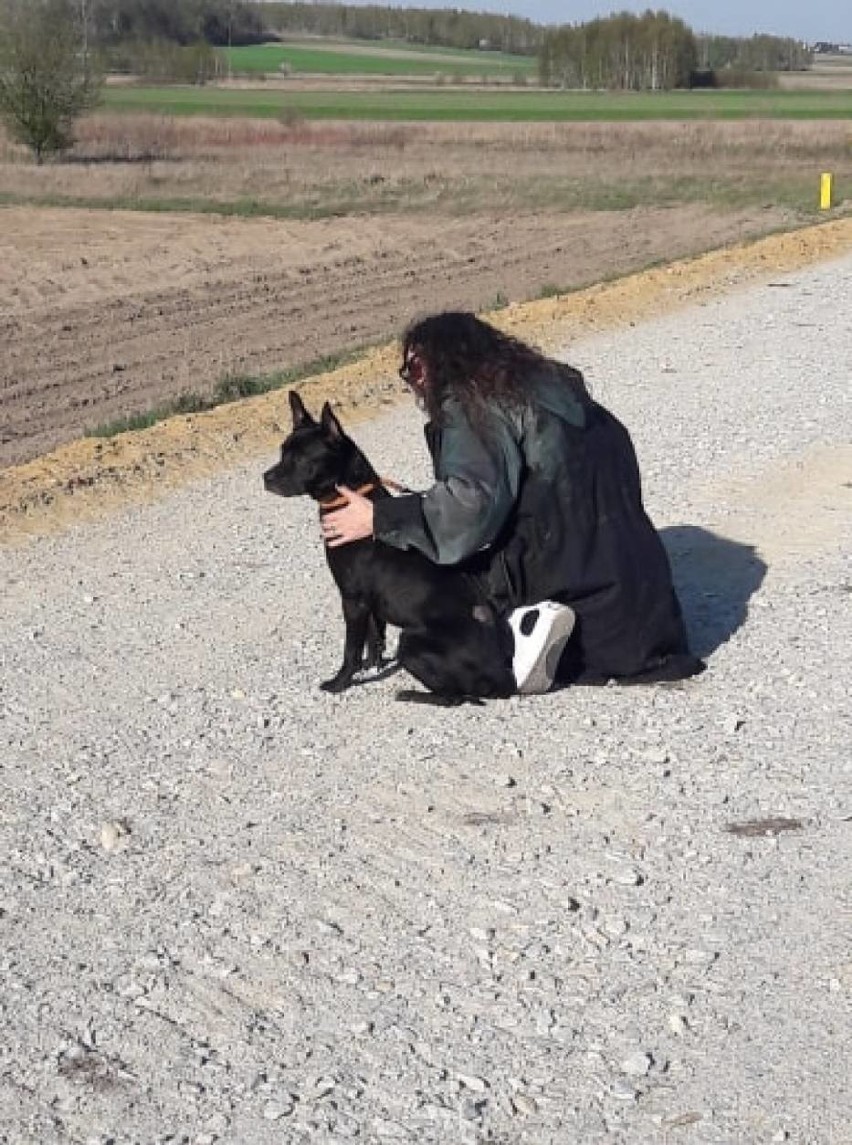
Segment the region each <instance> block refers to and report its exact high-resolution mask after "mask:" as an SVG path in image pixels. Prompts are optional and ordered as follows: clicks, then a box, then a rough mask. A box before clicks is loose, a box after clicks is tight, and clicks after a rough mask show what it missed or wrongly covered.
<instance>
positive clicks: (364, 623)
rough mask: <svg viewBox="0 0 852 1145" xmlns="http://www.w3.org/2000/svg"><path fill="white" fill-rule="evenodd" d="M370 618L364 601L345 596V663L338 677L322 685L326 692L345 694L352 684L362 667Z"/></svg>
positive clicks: (333, 677)
mask: <svg viewBox="0 0 852 1145" xmlns="http://www.w3.org/2000/svg"><path fill="white" fill-rule="evenodd" d="M370 616H371V613H370V609H369V608H368V607H367V605H366V604H364V602H363V601H361V600H353V599H352V597H346V596H344V598H343V619H344V620H345V622H346V641H345V643H344V645H343V663H342V665H341V666H340V671H339V672H338V673H337V675H336V676H332V678H331V679H330V680H324V681H323V682H322V684H320V687H321V688H322V690H323V691H324V692H343V691H345V690H346V689H347V688H348V687H349V685H350V684H351V683H352V679H353V677H354V676H355V673H356V672H357V671H358V670H359V668H360V667H361V654H362V652H363V650H364V644H365V642H366V640H367V630H368V628H369V625H370Z"/></svg>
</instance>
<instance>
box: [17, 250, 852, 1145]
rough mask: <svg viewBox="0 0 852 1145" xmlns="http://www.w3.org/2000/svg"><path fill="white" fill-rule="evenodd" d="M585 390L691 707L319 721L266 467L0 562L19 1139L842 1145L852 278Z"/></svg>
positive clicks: (652, 704)
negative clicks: (650, 571) (676, 610)
mask: <svg viewBox="0 0 852 1145" xmlns="http://www.w3.org/2000/svg"><path fill="white" fill-rule="evenodd" d="M565 356H566V357H567V358H568V359H569V360H571V361H572V362H574V363H575V364H577V365H579V366H581V367H582V368H583V369H584V370H585V371H586V372H587V376H588V379H589V382H590V384H591V386H592V388H593V390H594V391H595V393H596V394H597V395H598V396H599V397H600V398H601V400H603V401H605V402H606V403H607V404H608V405H610V407H611V408H612V409H613V410H614V411H615V412H617V413H618V414H619V415H620V416H621V417H622V418H623V419H624V420H625V421H626V422H627V424H628V425H629V426H630V428H631V430H632V432H633V434H634V438H635V441H636V445H637V449H638V451H639V455H640V460H641V463H642V468H643V472H644V474H645V480H646V497H647V502H648V506H649V509H650V511H651V513H652V516H653V517H654V519H655V521H656V523H657V525H658V526H659V527H660V528H661V531H662V533H663V536H664V538H665V541H666V544H667V546H668V547H669V550H670V552H671V554H672V561H673V564H674V567H675V574H676V580H677V583H678V586H679V589H680V591H681V595H682V600H683V603H684V608H685V611H686V614H687V618H688V623H689V627H690V631H691V634H692V638H693V643H694V646H695V648H696V650H697V651H699V652H700V653H701V654H703V655H705V656H706V657H707V659H708V663H709V669H708V671H707V672H706V673H705V674H704V675H703V676H702V677H700V678H699V679H697V680H695V681H689V682H687V683H685V684H683V685H679V686H675V687H657V688H649V689H641V690H640V689H618V688H604V689H588V690H579V689H578V690H573V691H564V692H561V693H559V694H556V695H551V696H542V697H531V698H524V699H513V700H511V701H508V702H503V703H492V704H488V705H486V706H482V707H466V708H462V709H459V710H450V711H447V710H443V709H436V708H431V707H423V706H419V705H403V704H399V703H397V702H396V701H395V700H394V695H395V692H396V690H397V689H398V688H399V687H400V686H403V685H406V684H407V683H408V681H405V680H403V679H402V678H401V677H400V676H399V675H396V676H393V675H391V676H389V677H387V678H385V679H383V680H378V681H373V682H371V683H369V684H367V685H365V686H363V687H358V688H355V689H353V690H352V691H351V692H350V693H348V694H346V695H345V696H343V697H330V696H327V695H324V694H323V693H321V692H320V691H318V689H317V686H316V685H317V681H318V680H319V679H322V678H324V677H326V676H328V675H329V674H330V673H331V672H332V671H333V670H334V669H335V668H336V667H337V664H338V658H339V655H340V649H341V636H342V624H341V619H340V615H339V606H338V603H337V600H336V594H335V592H334V590H333V587H332V584H331V580H330V577H329V575H328V573H327V571H326V569H325V566H324V560H323V556H322V552H321V547H320V544H319V540H318V536H317V530H316V523H315V515H314V512H313V510H312V508H311V506H310V505H309V504H307V503H302V502H300V501H296V502H283V501H281V500H279V499H277V498H273V497H270V496H268V495H265V494H264V493H263V492H262V490H261V482H260V474H261V471H262V469H263V468H264V467H265V465H266V464H268V463H269V461H270V458H260V459H258V458H254V459H252V460H251V462H250V464H249V463H247V464H246V465H245V466H244V467H243V468H241V469H240V470H238V471H233V472H230V473H226V474H223V475H221V476H219V477H217V478H215V479H212V480H205V481H204V482H200V483H198V484H196V485H193V486H191V487H188V488H184V489H183V490H182V491H180V492H179V493H175V494H173V495H171V496H170V497H169V498H167V499H164V500H161V501H159V502H158V503H156V504H153V505H150V506H145V507H134V508H131V509H127V510H125V511H122V512H121V513H120V514H119V515H116V516H113V517H111V518H109V519H108V520H105V521H102V522H100V523H98V524H89V525H86V526H80V527H79V528H77V529H75V530H72V531H70V532H68V533H65V534H63V535H61V536H58V537H53V538H44V539H40V540H36V541H33V542H32V543H30V544H28V545H27V546H26V547H24V548H19V549H11V548H9V549H6V550H4V551H2V552H0V566H2V568H0V577H2V584H3V586H4V597H5V603H4V610H3V611H4V615H3V635H2V657H3V676H2V688H3V694H2V717H3V719H2V733H0V743H2V749H3V751H2V784H3V788H2V803H0V844H2V854H3V859H4V861H3V864H2V869H0V927H2V945H0V960H2V973H1V974H0V991H2V993H0V1005H2V1015H3V1037H2V1039H0V1140H2V1141H3V1142H9V1143H10V1145H54V1143H56V1145H59V1143H63V1145H64V1143H66V1142H75V1143H86V1145H108V1143H110V1142H112V1143H114V1145H155V1143H158V1145H159V1143H162V1145H165V1143H166V1142H170V1143H178V1142H182V1143H191V1145H211V1143H214V1142H216V1143H223V1145H224V1143H228V1145H282V1143H291V1142H292V1143H302V1142H310V1143H315V1142H316V1143H319V1142H322V1143H326V1142H329V1143H331V1142H334V1143H337V1142H343V1141H348V1140H360V1141H365V1142H376V1143H383V1142H417V1143H430V1142H436V1143H441V1145H467V1143H474V1142H489V1141H490V1142H497V1143H501V1145H527V1143H528V1145H546V1143H549V1142H553V1143H558V1145H572V1143H580V1145H585V1143H588V1142H629V1143H631V1145H634V1143H635V1145H645V1143H660V1145H667V1143H671V1145H675V1143H679V1142H688V1143H695V1142H701V1143H703V1142H707V1143H709V1142H724V1143H734V1142H736V1143H746V1145H751V1143H757V1142H781V1141H790V1142H799V1143H801V1145H825V1143H838V1145H840V1143H848V1142H850V1141H852V1129H850V1126H852V1095H850V1088H849V1077H850V1075H852V1052H850V1029H852V1023H850V1017H852V1015H850V990H852V960H850V959H851V958H852V956H850V950H852V925H850V905H852V903H850V870H852V863H850V847H849V841H850V834H852V800H850V794H849V791H850V786H849V784H850V742H852V735H850V700H849V666H850V651H849V650H850V647H852V617H850V607H849V605H850V599H852V597H850V589H852V571H850V567H849V553H850V549H852V546H850V539H852V538H850V520H852V513H850V500H852V450H850V444H849V443H850V439H852V434H850V429H852V424H851V423H852V418H850V405H849V403H850V374H852V369H850V366H852V259H850V258H846V259H844V260H841V261H837V262H833V263H829V264H825V265H823V266H821V267H819V268H817V269H814V270H810V271H808V272H804V273H797V274H795V275H791V276H785V277H784V278H783V279H779V280H776V281H774V282H772V283H767V284H765V285H762V286H760V287H757V288H750V289H749V290H747V291H744V292H740V293H736V294H730V295H728V296H726V297H725V298H723V299H721V300H716V301H711V302H709V303H707V304H705V305H703V306H697V307H695V308H693V309H691V310H689V311H685V312H681V313H679V314H676V315H673V316H669V317H667V318H665V319H661V320H658V321H655V322H653V323H648V324H644V325H642V326H640V327H636V328H635V329H632V330H625V331H622V332H616V333H609V334H607V335H602V336H598V337H596V338H594V339H590V340H587V341H583V342H581V343H577V344H575V345H574V346H572V347H566V348H565ZM419 433H420V427H419V415H417V414H416V412H415V411H413V410H409V409H404V410H396V411H394V412H391V413H390V414H387V415H384V416H383V417H382V418H380V419H376V420H375V421H372V422H370V423H366V424H363V425H361V426H359V427H357V430H356V436H357V438H358V439H359V441H361V442H362V444H364V445H365V446H366V448H367V450H368V452H369V453H370V455H371V457H372V458H373V459H374V460H375V461H376V463H377V465H378V467H379V468H380V469H381V470H382V471H383V472H387V473H388V474H390V475H393V476H395V477H397V478H399V479H401V480H406V481H410V482H424V481H425V480H426V476H427V475H426V472H425V469H424V467H423V464H422V461H423V456H422V455H423V453H424V450H423V448H422V447H421V444H420V440H419ZM755 821H764V825H763V826H760V827H754V826H749V825H750V824H754V822H755ZM765 821H772V822H771V823H770V824H769V825H768V826H767V824H766V822H765ZM732 827H733V828H736V829H735V830H733V831H732V830H731V828H732Z"/></svg>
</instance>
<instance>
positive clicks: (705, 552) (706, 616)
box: [660, 525, 767, 659]
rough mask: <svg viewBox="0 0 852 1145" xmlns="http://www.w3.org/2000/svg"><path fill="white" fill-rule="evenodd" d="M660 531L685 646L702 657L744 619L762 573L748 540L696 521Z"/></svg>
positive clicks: (731, 632) (762, 565)
mask: <svg viewBox="0 0 852 1145" xmlns="http://www.w3.org/2000/svg"><path fill="white" fill-rule="evenodd" d="M660 536H661V538H662V541H663V544H664V545H665V547H666V551H667V552H668V554H669V560H670V561H671V566H672V575H673V577H674V583H675V588H676V589H677V594H678V597H679V598H680V603H681V606H682V608H683V615H684V620H685V621H686V627H687V631H688V633H689V641H690V648H691V649H692V651H693V652H694V653H695V655H696V656H700V657H701V658H702V659H704V658H705V657H707V656H710V655H711V654H712V653H713V652H715V651H716V649H717V648H718V647H719V646H720V645H722V644H724V643H725V642H726V641H727V640H730V638H731V636H733V634H734V633H735V632H736V631H737V629H738V628H740V627H741V626H742V625H743V624H744V623H745V621H746V618H747V616H748V602H749V600H750V598H751V597H752V595H753V594H754V593H755V592H757V590H758V589H759V588H760V585H761V583H762V582H763V578H764V577H765V576H766V571H767V566H766V563H765V562H764V561H763V560H762V559H761V558H760V557H759V556H758V554H757V550H756V549H755V548H754V546H753V545H748V544H743V543H742V542H740V541H732V540H730V539H729V538H727V537H721V536H719V535H718V534H716V533H711V532H710V531H709V530H707V529H702V528H701V527H700V526H698V525H672V526H670V527H669V528H665V529H661V530H660Z"/></svg>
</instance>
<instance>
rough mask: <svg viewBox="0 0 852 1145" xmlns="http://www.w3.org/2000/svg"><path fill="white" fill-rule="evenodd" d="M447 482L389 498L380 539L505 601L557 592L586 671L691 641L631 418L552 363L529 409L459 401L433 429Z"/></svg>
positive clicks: (646, 662)
mask: <svg viewBox="0 0 852 1145" xmlns="http://www.w3.org/2000/svg"><path fill="white" fill-rule="evenodd" d="M426 436H427V442H428V444H429V448H430V451H431V453H432V458H433V463H434V469H435V477H436V484H435V485H434V486H433V487H432V488H431V489H430V490H428V491H427V492H426V493H424V494H423V495H422V496H421V495H419V494H412V495H406V496H403V497H398V498H393V499H387V500H383V501H379V502H378V503H377V504H376V514H375V537H376V539H377V540H378V541H382V542H384V543H386V544H390V545H394V546H395V547H397V548H414V549H418V550H420V551H421V552H423V553H425V554H426V555H427V556H429V557H430V558H431V559H433V560H435V561H437V562H439V563H442V564H460V565H461V566H462V567H463V568H465V569H466V570H467V571H469V572H470V573H471V574H472V575H473V576H475V577H476V578H477V580H478V582H479V584H480V585H481V587H482V592H483V595H484V596H485V597H486V598H487V599H488V600H490V601H491V602H492V603H493V604H494V605H495V606H496V607H497V608H498V609H499V610H500V611H502V612H508V611H510V610H511V609H513V608H515V607H517V606H518V605H523V604H535V603H537V602H539V601H543V600H558V601H561V602H563V603H565V604H568V605H570V606H571V607H572V608H573V609H574V611H575V613H576V615H577V625H576V630H575V631H576V637H575V638H574V639H572V645H573V646H574V652H575V655H576V656H578V657H579V664H580V667H581V669H582V670H583V671H584V672H586V673H588V674H590V675H592V676H594V675H598V674H599V675H601V676H604V677H627V676H632V675H635V674H636V673H641V672H642V671H644V670H645V669H647V668H649V667H651V666H653V665H655V664H656V663H658V662H659V660H660V659H661V658H665V657H666V656H669V655H672V654H682V653H685V652H686V635H685V631H684V626H683V620H682V616H681V611H680V606H679V604H678V600H677V597H676V595H675V592H674V588H673V586H672V578H671V570H670V567H669V562H668V558H667V555H666V552H665V549H664V548H663V545H662V542H661V541H660V538H659V536H658V534H657V532H656V530H655V529H654V526H653V525H652V524H651V521H650V520H649V518H648V516H647V514H646V512H645V509H644V507H643V504H642V488H641V480H640V476H639V467H638V464H637V460H636V453H635V450H634V448H633V444H632V442H631V440H630V436H629V434H628V433H627V430H626V429H625V428H624V426H623V425H622V424H621V423H620V422H619V421H618V420H617V418H615V417H614V416H613V415H612V414H611V413H609V411H608V410H606V409H605V408H604V407H603V406H601V405H599V404H598V403H597V402H595V401H593V400H592V399H591V398H590V397H589V395H588V394H587V393H586V392H585V390H584V389H583V387H582V386H581V385H579V386H572V385H571V383H570V382H569V381H567V380H565V379H564V378H563V377H561V376H559V375H557V374H553V375H550V376H546V377H542V378H541V379H540V380H539V381H538V382H537V383H536V384H535V385H534V386H532V387H531V388H530V401H529V404H528V405H527V406H526V407H525V408H523V409H522V410H520V411H517V412H506V411H505V410H502V409H493V408H489V410H488V411H487V412H486V414H485V416H484V417H483V419H482V423H481V424H479V423H477V424H476V426H474V425H472V424H471V422H470V420H469V419H468V418H467V417H466V416H465V414H464V412H463V410H462V408H461V406H460V405H459V404H458V402H456V401H453V400H450V401H448V402H446V403H445V404H444V406H443V408H442V416H441V419H440V425H438V426H435V425H432V424H430V425H429V426H427V427H426Z"/></svg>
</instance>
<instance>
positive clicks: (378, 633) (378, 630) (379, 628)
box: [364, 612, 385, 671]
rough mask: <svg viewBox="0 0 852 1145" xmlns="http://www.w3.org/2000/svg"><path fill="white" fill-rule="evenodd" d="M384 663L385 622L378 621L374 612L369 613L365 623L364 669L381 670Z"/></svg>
mask: <svg viewBox="0 0 852 1145" xmlns="http://www.w3.org/2000/svg"><path fill="white" fill-rule="evenodd" d="M384 662H385V622H384V621H383V620H379V618H378V617H377V616H376V614H375V612H371V613H370V615H369V617H368V621H367V651H366V654H365V656H364V667H365V669H367V671H369V670H370V669H371V668H381V667H382V665H383V664H384Z"/></svg>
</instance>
